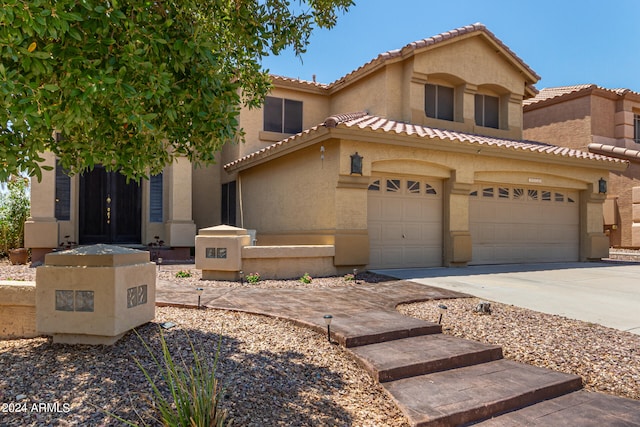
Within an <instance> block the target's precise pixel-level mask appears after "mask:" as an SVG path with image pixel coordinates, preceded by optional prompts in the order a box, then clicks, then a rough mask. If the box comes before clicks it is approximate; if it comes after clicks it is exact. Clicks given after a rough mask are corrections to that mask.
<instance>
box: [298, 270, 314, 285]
mask: <svg viewBox="0 0 640 427" xmlns="http://www.w3.org/2000/svg"><path fill="white" fill-rule="evenodd" d="M300 281H301V282H302V283H306V284H309V283H311V282H312V281H313V277H311V276H310V275H309V273H304V274H303V275H302V277H301V278H300Z"/></svg>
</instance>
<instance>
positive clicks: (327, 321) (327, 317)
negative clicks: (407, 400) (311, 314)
mask: <svg viewBox="0 0 640 427" xmlns="http://www.w3.org/2000/svg"><path fill="white" fill-rule="evenodd" d="M332 320H333V316H332V315H330V314H325V315H324V323H325V324H326V325H327V341H329V342H331V321H332Z"/></svg>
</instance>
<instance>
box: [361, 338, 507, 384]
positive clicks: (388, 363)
mask: <svg viewBox="0 0 640 427" xmlns="http://www.w3.org/2000/svg"><path fill="white" fill-rule="evenodd" d="M351 351H352V352H353V353H354V354H355V355H356V356H357V357H358V361H359V362H360V364H361V365H362V366H363V367H364V368H365V369H366V370H367V371H368V372H369V374H370V375H371V376H372V377H373V378H374V379H376V380H378V381H379V382H381V383H382V382H387V381H394V380H398V379H401V378H408V377H413V376H416V375H424V374H430V373H433V372H438V371H445V370H447V369H455V368H461V367H463V366H470V365H477V364H479V363H485V362H490V361H492V360H498V359H502V347H500V346H497V345H491V344H483V343H480V342H477V341H471V340H465V339H462V338H458V337H454V336H451V335H443V334H434V335H422V336H418V337H411V338H404V339H399V340H395V341H386V342H383V343H378V344H370V345H366V346H362V347H356V348H352V349H351Z"/></svg>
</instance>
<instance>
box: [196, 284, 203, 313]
mask: <svg viewBox="0 0 640 427" xmlns="http://www.w3.org/2000/svg"><path fill="white" fill-rule="evenodd" d="M202 292H204V289H203V288H196V293H197V294H198V308H202V306H201V305H200V297H202Z"/></svg>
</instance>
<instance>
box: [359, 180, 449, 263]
mask: <svg viewBox="0 0 640 427" xmlns="http://www.w3.org/2000/svg"><path fill="white" fill-rule="evenodd" d="M367 209H368V210H367V218H368V219H367V221H368V226H369V242H370V262H369V267H370V268H406V267H434V266H441V265H442V181H441V180H438V179H428V178H407V177H380V178H378V177H376V178H374V179H373V180H372V182H371V184H370V185H369V191H368V208H367Z"/></svg>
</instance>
